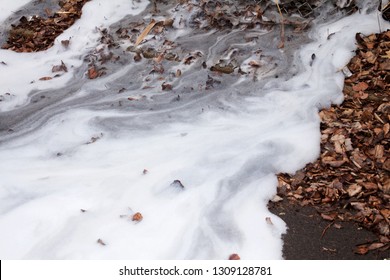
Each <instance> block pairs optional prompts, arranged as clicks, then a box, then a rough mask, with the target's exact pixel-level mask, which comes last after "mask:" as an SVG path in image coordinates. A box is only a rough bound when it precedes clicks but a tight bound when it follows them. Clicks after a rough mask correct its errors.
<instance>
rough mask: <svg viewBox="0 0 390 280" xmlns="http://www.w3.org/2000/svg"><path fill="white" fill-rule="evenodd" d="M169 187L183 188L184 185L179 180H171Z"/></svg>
mask: <svg viewBox="0 0 390 280" xmlns="http://www.w3.org/2000/svg"><path fill="white" fill-rule="evenodd" d="M171 187H174V188H181V189H184V185H183V184H182V183H181V182H180V180H175V181H173V183H172V184H171Z"/></svg>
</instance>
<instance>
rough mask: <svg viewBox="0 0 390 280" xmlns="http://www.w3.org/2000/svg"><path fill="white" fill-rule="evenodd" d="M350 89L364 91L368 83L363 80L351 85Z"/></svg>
mask: <svg viewBox="0 0 390 280" xmlns="http://www.w3.org/2000/svg"><path fill="white" fill-rule="evenodd" d="M352 89H353V90H354V91H365V90H366V89H368V84H367V83H365V82H360V83H358V84H356V85H353V86H352Z"/></svg>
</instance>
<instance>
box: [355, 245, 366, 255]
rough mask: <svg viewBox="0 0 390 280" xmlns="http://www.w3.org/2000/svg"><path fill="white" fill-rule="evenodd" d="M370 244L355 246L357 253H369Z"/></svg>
mask: <svg viewBox="0 0 390 280" xmlns="http://www.w3.org/2000/svg"><path fill="white" fill-rule="evenodd" d="M368 251H369V250H368V246H367V245H360V246H357V247H356V248H355V251H354V252H355V254H358V255H365V254H367V253H368Z"/></svg>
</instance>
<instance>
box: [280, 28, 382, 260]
mask: <svg viewBox="0 0 390 280" xmlns="http://www.w3.org/2000/svg"><path fill="white" fill-rule="evenodd" d="M356 41H357V50H356V56H355V57H354V58H353V59H352V60H351V61H350V63H349V64H348V65H347V67H346V68H344V73H345V74H346V76H347V78H346V80H345V86H344V97H345V100H344V102H343V104H342V105H340V106H332V107H331V108H330V109H326V110H322V111H321V112H320V117H321V121H322V123H321V132H322V138H321V156H320V158H319V159H318V160H317V161H316V162H314V163H311V164H308V165H307V166H306V167H305V168H304V169H303V170H300V171H299V172H297V173H296V174H295V175H294V176H290V175H288V174H279V176H278V179H279V186H278V195H279V196H280V197H285V198H287V199H288V200H290V201H292V202H294V203H300V204H301V205H302V206H306V205H311V206H314V207H316V209H317V210H318V212H319V213H320V215H321V216H322V218H323V219H325V220H329V221H331V222H332V223H337V221H355V222H357V223H359V224H360V225H361V226H363V227H365V228H367V229H369V230H371V231H373V232H374V233H376V234H377V236H378V240H377V242H374V243H371V244H363V245H359V246H357V247H356V249H355V252H356V253H357V254H366V253H367V252H368V251H370V250H376V249H379V250H389V248H390V203H389V202H390V144H389V136H390V133H389V131H390V124H389V119H390V72H389V71H390V31H386V32H383V33H381V34H372V35H369V36H362V35H361V34H359V33H358V34H357V35H356Z"/></svg>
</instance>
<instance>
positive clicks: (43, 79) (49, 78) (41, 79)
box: [39, 77, 53, 81]
mask: <svg viewBox="0 0 390 280" xmlns="http://www.w3.org/2000/svg"><path fill="white" fill-rule="evenodd" d="M51 79H53V78H52V77H42V78H40V79H39V80H40V81H49V80H51Z"/></svg>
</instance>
